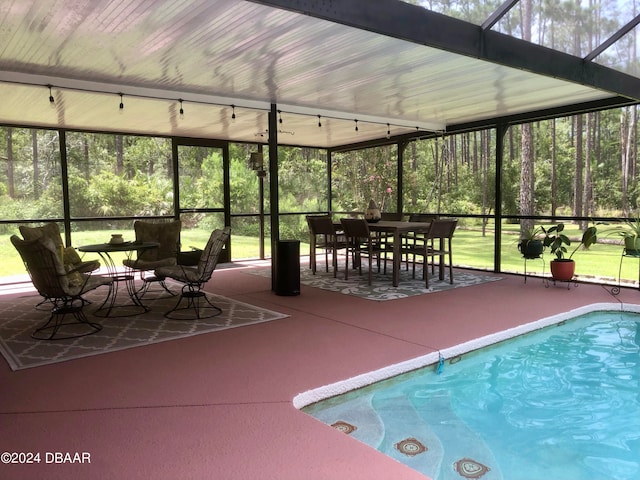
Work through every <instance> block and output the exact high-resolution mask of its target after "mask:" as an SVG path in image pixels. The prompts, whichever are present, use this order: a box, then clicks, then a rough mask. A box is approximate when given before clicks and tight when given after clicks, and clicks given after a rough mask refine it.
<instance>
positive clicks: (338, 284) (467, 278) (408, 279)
mask: <svg viewBox="0 0 640 480" xmlns="http://www.w3.org/2000/svg"><path fill="white" fill-rule="evenodd" d="M374 269H375V267H374ZM249 273H252V274H254V275H260V276H265V277H270V276H271V269H269V268H260V269H252V270H249ZM391 276H392V273H391V266H390V265H389V266H388V267H387V273H386V274H385V273H383V272H382V271H381V272H380V273H378V272H377V271H375V270H374V274H373V280H372V282H371V285H368V275H367V272H366V267H365V269H363V272H362V275H359V274H358V272H357V271H356V270H354V271H353V273H351V272H350V273H349V280H345V279H344V265H340V266H339V268H338V278H333V271H332V270H331V269H330V271H329V272H328V273H327V272H326V271H325V268H324V264H319V265H318V269H317V271H316V274H315V275H314V274H313V273H312V272H311V269H310V268H309V266H308V265H302V266H301V267H300V283H301V284H303V285H307V286H309V287H315V288H321V289H323V290H330V291H332V292H339V293H343V294H346V295H353V296H356V297H360V298H365V299H367V300H376V301H379V302H382V301H386V300H395V299H399V298H406V297H412V296H415V295H425V294H428V293H436V292H443V291H445V290H451V289H454V288H463V287H470V286H472V285H480V284H482V283H486V282H495V281H498V280H502V278H501V277H498V276H495V275H490V274H483V273H479V272H469V271H466V270H459V269H454V273H453V280H454V281H453V285H452V284H451V283H449V274H448V272H447V273H446V274H445V279H444V280H440V279H439V278H438V270H437V268H436V273H435V275H433V274H431V269H429V288H428V289H427V288H425V282H424V280H422V267H416V276H415V278H413V276H412V272H411V270H405V269H404V267H403V268H401V269H400V281H399V283H398V286H397V287H394V286H393V284H392V283H391Z"/></svg>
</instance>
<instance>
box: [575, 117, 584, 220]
mask: <svg viewBox="0 0 640 480" xmlns="http://www.w3.org/2000/svg"><path fill="white" fill-rule="evenodd" d="M574 119H575V145H576V148H575V170H574V172H575V173H574V184H573V216H574V217H582V216H583V214H584V208H583V199H582V195H583V185H582V179H583V178H584V151H583V146H582V145H583V140H582V137H583V135H582V129H583V123H584V120H583V116H582V115H576V116H575V117H574Z"/></svg>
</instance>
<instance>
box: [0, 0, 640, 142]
mask: <svg viewBox="0 0 640 480" xmlns="http://www.w3.org/2000/svg"><path fill="white" fill-rule="evenodd" d="M48 86H50V88H49V87H48ZM50 95H51V97H53V100H54V101H53V103H52V102H50V98H49V97H50ZM0 96H1V98H2V99H3V100H2V104H1V105H0V123H3V124H11V125H30V126H41V127H55V128H67V129H80V130H91V131H110V132H125V133H143V134H153V135H168V136H184V137H197V138H212V139H224V140H231V141H236V142H266V141H267V140H268V113H269V110H270V108H271V104H272V103H273V104H276V108H277V109H278V110H279V111H280V113H279V114H278V119H279V120H281V122H280V121H279V122H278V129H279V134H278V141H279V143H280V144H287V145H300V146H313V147H324V148H333V147H340V146H344V145H352V144H357V143H360V142H366V141H370V140H375V139H385V138H386V137H388V136H391V137H397V136H403V135H404V136H409V135H415V134H417V133H419V134H423V133H424V132H433V131H452V130H455V129H461V128H463V127H464V126H465V125H476V126H477V125H483V124H487V125H489V124H490V123H491V122H493V121H494V120H495V119H497V118H502V119H509V118H512V119H516V118H518V119H526V118H540V117H543V116H545V115H548V114H549V112H552V113H553V114H562V113H566V114H570V113H573V112H579V111H583V110H588V109H590V108H595V107H598V108H601V107H603V106H616V105H624V104H629V103H635V102H637V101H639V100H640V80H639V79H637V78H635V77H631V76H629V75H625V74H623V73H620V72H618V71H614V70H611V69H608V68H606V67H603V66H600V65H597V64H594V63H590V62H584V61H583V60H582V59H580V58H576V57H571V56H569V55H566V54H564V53H560V52H556V51H552V50H549V49H547V48H544V47H540V46H536V45H532V44H529V43H527V42H523V41H521V40H517V39H513V38H511V37H507V36H505V35H502V34H499V33H496V32H492V31H490V30H483V29H482V28H481V27H479V26H476V25H472V24H469V23H466V22H461V21H459V20H454V19H452V18H449V17H444V16H442V15H439V14H436V13H434V12H430V11H428V10H425V9H423V8H420V7H416V6H412V5H409V4H406V3H403V2H399V1H396V0H385V1H378V2H371V1H370V0H341V1H337V0H335V1H327V2H308V1H306V2H305V1H294V0H280V1H259V2H251V1H242V0H191V1H188V2H182V1H178V2H176V1H175V0H5V1H3V2H0ZM180 99H181V100H182V102H180ZM120 103H122V104H123V106H124V108H122V109H120V108H119V106H120ZM232 106H233V107H232ZM181 107H182V109H183V111H184V115H180V108H181ZM234 113H235V119H234V118H232V117H233V116H234ZM356 120H357V122H356ZM356 127H357V129H356Z"/></svg>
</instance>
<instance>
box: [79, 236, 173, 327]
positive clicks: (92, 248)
mask: <svg viewBox="0 0 640 480" xmlns="http://www.w3.org/2000/svg"><path fill="white" fill-rule="evenodd" d="M159 246H160V244H159V243H158V242H123V243H96V244H92V245H83V246H81V247H78V250H79V251H81V252H85V253H97V254H98V255H100V258H101V259H102V260H103V262H104V265H105V267H106V269H107V275H108V276H109V277H111V278H112V279H113V282H112V283H111V284H110V285H109V291H108V292H107V296H106V298H105V299H104V302H102V305H100V306H99V307H98V309H97V310H96V311H95V312H94V315H96V316H99V317H128V316H133V315H139V314H140V313H144V312H148V311H149V307H147V306H146V305H144V304H143V303H142V300H141V299H140V297H139V296H138V291H137V289H136V286H135V275H134V272H133V270H131V269H130V268H129V267H126V266H123V267H122V268H120V267H118V265H116V263H115V261H114V259H113V257H112V256H111V254H112V253H116V252H122V253H124V254H125V255H126V256H127V258H128V259H130V258H131V256H132V255H133V252H140V251H143V250H149V249H152V248H158V247H159ZM120 283H124V285H125V287H126V291H127V296H128V300H127V301H125V302H124V303H116V300H117V298H118V290H119V285H120Z"/></svg>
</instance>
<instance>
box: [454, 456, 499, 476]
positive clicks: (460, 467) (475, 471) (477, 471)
mask: <svg viewBox="0 0 640 480" xmlns="http://www.w3.org/2000/svg"><path fill="white" fill-rule="evenodd" d="M454 467H455V469H456V472H458V473H459V474H460V475H461V476H463V477H464V478H480V477H482V476H483V475H484V474H485V473H487V472H488V471H489V470H491V469H490V468H489V467H487V466H486V465H483V464H482V463H480V462H476V461H475V460H472V459H471V458H463V459H461V460H458V461H457V462H456V463H455V464H454Z"/></svg>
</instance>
